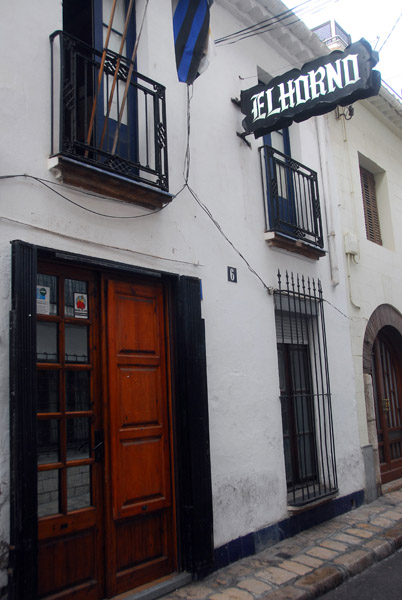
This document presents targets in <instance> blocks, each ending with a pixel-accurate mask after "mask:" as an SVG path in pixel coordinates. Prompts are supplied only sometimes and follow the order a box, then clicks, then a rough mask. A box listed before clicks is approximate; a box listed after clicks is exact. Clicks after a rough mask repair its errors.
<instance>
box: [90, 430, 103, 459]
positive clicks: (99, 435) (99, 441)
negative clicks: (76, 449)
mask: <svg viewBox="0 0 402 600" xmlns="http://www.w3.org/2000/svg"><path fill="white" fill-rule="evenodd" d="M94 434H95V436H94V437H95V440H94V441H95V445H94V447H93V448H91V452H94V459H95V462H101V461H102V460H103V457H104V445H103V442H104V440H103V431H102V430H101V429H99V430H98V431H95V432H94Z"/></svg>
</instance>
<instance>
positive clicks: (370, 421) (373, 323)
mask: <svg viewBox="0 0 402 600" xmlns="http://www.w3.org/2000/svg"><path fill="white" fill-rule="evenodd" d="M384 327H387V328H388V327H392V328H393V329H395V330H396V332H398V333H399V334H400V335H401V336H402V315H401V313H400V312H399V311H398V310H397V309H396V308H394V307H393V306H391V305H390V304H381V305H380V306H378V307H377V308H376V309H375V310H374V312H373V313H372V315H371V317H370V319H369V321H368V323H367V327H366V331H365V334H364V341H363V378H364V395H365V401H366V414H367V429H368V438H369V444H370V446H371V449H372V452H371V455H370V456H369V455H368V453H366V455H365V462H366V494H367V495H368V496H369V498H367V499H368V500H374V499H375V496H376V495H377V496H378V495H379V494H380V493H381V472H380V459H379V452H378V440H377V422H376V413H375V406H374V391H373V373H372V352H373V346H374V342H375V340H376V339H377V336H378V334H379V333H380V331H381V330H382V329H383V328H384ZM401 362H402V350H401ZM367 463H371V465H370V464H367ZM368 471H371V473H372V476H371V479H372V481H371V483H370V482H369V481H367V479H368ZM370 490H371V491H370Z"/></svg>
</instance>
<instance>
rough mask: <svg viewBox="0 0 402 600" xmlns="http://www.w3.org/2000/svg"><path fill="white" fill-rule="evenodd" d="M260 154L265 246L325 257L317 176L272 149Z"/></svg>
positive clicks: (316, 257)
mask: <svg viewBox="0 0 402 600" xmlns="http://www.w3.org/2000/svg"><path fill="white" fill-rule="evenodd" d="M259 151H260V158H261V171H262V180H263V187H264V196H265V202H264V208H265V230H266V233H265V239H266V240H267V242H268V244H269V245H270V246H276V247H279V248H284V249H286V250H289V251H291V252H298V253H299V254H303V255H304V256H307V257H309V258H313V259H318V258H320V257H321V256H324V254H325V251H324V250H323V247H324V242H323V234H322V223H321V210H320V200H319V195H318V183H317V173H316V172H315V171H313V170H312V169H309V168H308V167H306V166H304V165H302V164H301V163H299V162H297V161H296V160H294V159H293V158H291V157H290V156H286V155H285V154H282V152H279V151H278V150H275V149H274V148H272V147H271V146H262V147H261V148H260V149H259Z"/></svg>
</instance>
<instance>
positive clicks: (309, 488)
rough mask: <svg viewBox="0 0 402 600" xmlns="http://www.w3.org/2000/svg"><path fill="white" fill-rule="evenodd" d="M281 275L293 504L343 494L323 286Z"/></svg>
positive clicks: (280, 333)
mask: <svg viewBox="0 0 402 600" xmlns="http://www.w3.org/2000/svg"><path fill="white" fill-rule="evenodd" d="M284 279H285V281H284V285H283V284H282V276H281V273H280V271H278V289H277V290H275V293H274V302H275V320H276V338H277V347H278V365H279V383H280V399H281V406H282V428H283V445H284V455H285V468H286V480H287V488H288V504H290V505H293V506H301V505H303V504H306V503H308V502H312V501H314V500H317V499H318V498H322V497H325V496H328V495H330V494H333V493H334V492H336V491H337V487H338V484H337V474H336V460H335V445H334V433H333V425H332V409H331V391H330V381H329V370H328V356H327V346H326V336H325V320H324V309H323V295H322V289H321V283H320V281H319V280H318V283H317V284H316V283H315V281H314V279H311V280H310V279H307V280H306V279H305V278H304V277H301V278H300V277H299V276H298V275H296V276H294V275H293V274H290V275H289V274H288V273H287V272H286V275H285V278H284Z"/></svg>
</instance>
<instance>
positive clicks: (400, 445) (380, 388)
mask: <svg viewBox="0 0 402 600" xmlns="http://www.w3.org/2000/svg"><path fill="white" fill-rule="evenodd" d="M398 338H401V335H400V334H399V333H398V332H397V331H396V330H395V329H394V328H393V327H384V328H383V329H381V331H380V332H379V334H378V336H377V338H376V340H375V342H374V346H373V352H372V360H373V367H372V375H373V392H374V406H375V412H376V423H377V436H378V452H379V460H380V470H381V481H382V483H387V482H388V481H392V480H394V479H398V478H399V477H402V381H401V379H402V377H401V361H400V360H399V356H398V354H399V355H400V351H399V353H398V342H399V343H400V341H401V340H400V339H398Z"/></svg>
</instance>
